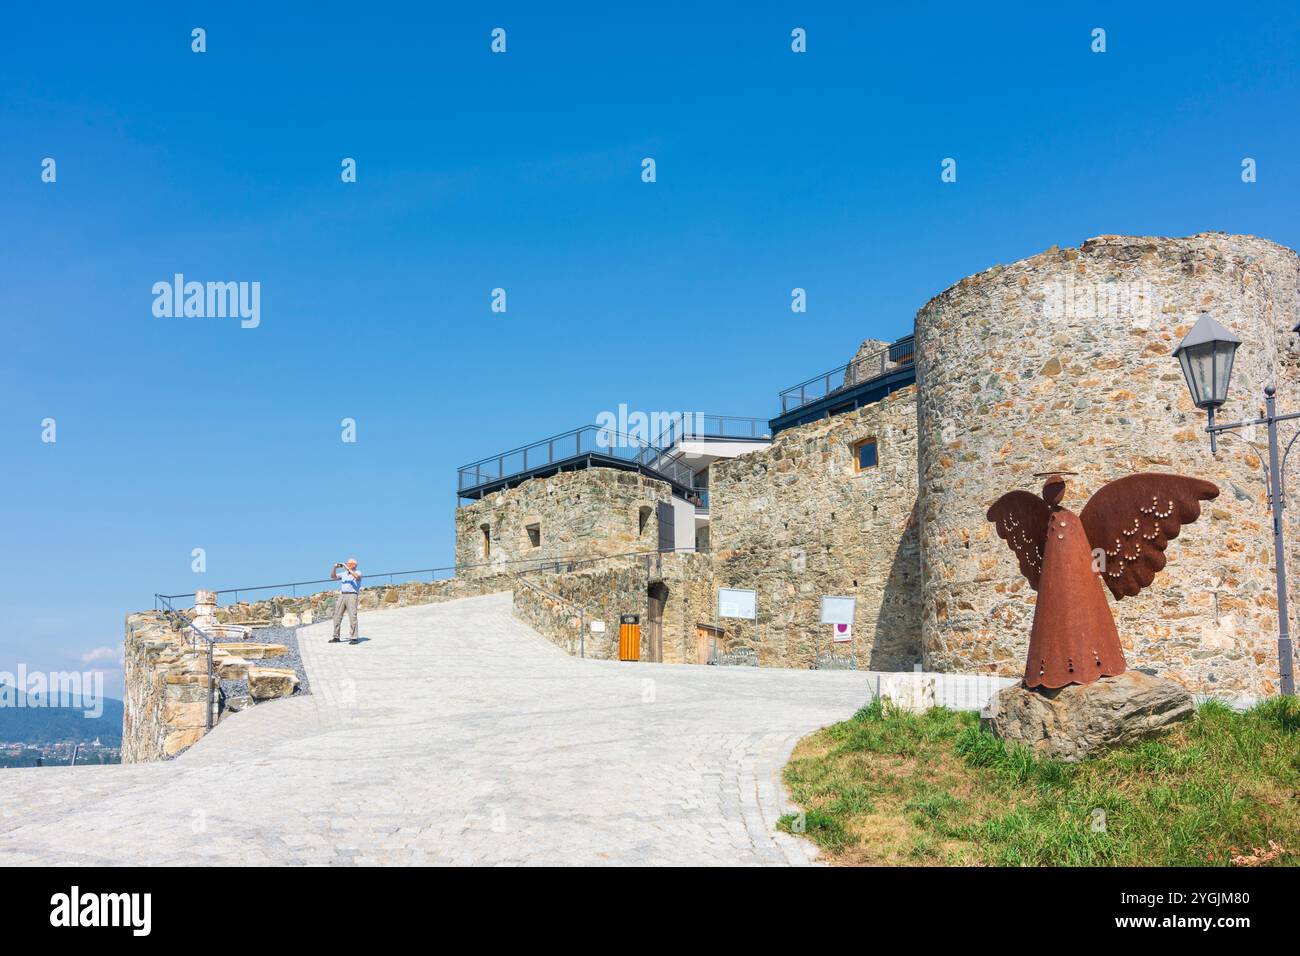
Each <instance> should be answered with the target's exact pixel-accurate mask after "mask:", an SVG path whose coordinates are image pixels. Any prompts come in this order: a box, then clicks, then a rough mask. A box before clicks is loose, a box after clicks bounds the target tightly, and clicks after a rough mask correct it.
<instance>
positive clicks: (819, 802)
mask: <svg viewBox="0 0 1300 956" xmlns="http://www.w3.org/2000/svg"><path fill="white" fill-rule="evenodd" d="M785 781H786V784H787V786H788V787H789V788H790V792H791V796H792V797H793V799H794V801H795V803H797V804H798V805H799V806H800V807H801V808H802V809H803V813H802V815H789V816H787V817H783V818H782V820H781V824H780V825H781V827H782V828H783V829H785V830H787V831H790V832H802V833H803V834H804V835H806V836H807V837H808V838H809V839H811V840H814V841H815V842H816V843H817V844H818V845H819V846H820V847H822V849H823V850H824V851H826V854H827V857H828V858H829V860H830V861H831V862H834V863H842V864H849V865H852V864H862V865H870V864H886V865H905V864H929V865H934V864H947V865H994V866H1062V865H1064V866H1109V865H1117V866H1122V865H1132V866H1228V865H1234V863H1235V865H1273V866H1276V865H1294V864H1296V863H1298V862H1300V705H1297V703H1296V701H1295V699H1294V698H1274V699H1271V700H1269V701H1267V702H1265V703H1263V704H1260V705H1259V706H1258V707H1256V708H1254V709H1253V710H1251V711H1248V712H1246V713H1236V712H1234V711H1232V710H1231V709H1229V708H1227V707H1225V706H1223V705H1221V704H1217V703H1208V704H1205V705H1203V706H1202V707H1201V708H1200V709H1199V711H1198V712H1197V715H1196V718H1195V719H1194V720H1192V721H1190V722H1188V723H1187V724H1184V725H1183V726H1182V727H1180V728H1178V729H1177V730H1176V731H1174V732H1173V733H1171V734H1168V735H1166V736H1164V737H1162V738H1160V739H1158V740H1149V741H1145V742H1142V743H1139V744H1136V745H1134V746H1131V747H1127V748H1123V749H1118V750H1114V751H1111V752H1109V753H1107V754H1105V755H1103V756H1100V757H1097V758H1095V759H1093V760H1089V761H1085V762H1083V763H1079V764H1066V763H1060V762H1058V761H1052V760H1039V759H1037V758H1035V757H1034V756H1033V754H1031V753H1030V752H1029V751H1028V750H1026V749H1024V748H1023V747H1019V746H1016V745H1008V744H1006V743H1004V742H1003V741H1001V740H998V739H997V738H995V737H993V736H992V735H991V734H988V733H985V732H983V731H981V730H980V729H979V719H978V717H977V715H975V714H973V713H958V712H954V711H948V710H944V709H942V708H937V709H934V710H931V711H929V712H927V713H925V714H911V713H905V712H899V711H895V710H893V709H891V708H888V707H882V706H881V705H880V704H879V702H873V703H872V704H871V705H870V706H868V707H864V708H863V709H862V710H860V711H859V712H858V713H857V714H855V715H854V716H853V717H852V718H851V719H849V720H846V721H844V722H843V723H839V724H835V725H834V726H831V727H827V728H826V729H825V730H822V731H820V732H819V733H817V734H814V735H813V736H811V737H809V738H807V739H805V740H804V741H802V742H801V743H800V744H799V746H798V747H797V748H796V749H795V752H794V755H793V756H792V758H791V760H790V763H789V764H788V765H787V766H786V768H785Z"/></svg>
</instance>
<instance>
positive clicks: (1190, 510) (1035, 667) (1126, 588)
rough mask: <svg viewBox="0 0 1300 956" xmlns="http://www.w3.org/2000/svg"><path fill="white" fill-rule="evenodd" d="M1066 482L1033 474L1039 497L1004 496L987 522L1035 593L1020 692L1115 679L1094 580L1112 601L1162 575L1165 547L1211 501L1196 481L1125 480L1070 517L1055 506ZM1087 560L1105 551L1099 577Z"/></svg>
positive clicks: (1115, 649)
mask: <svg viewBox="0 0 1300 956" xmlns="http://www.w3.org/2000/svg"><path fill="white" fill-rule="evenodd" d="M1069 474H1074V473H1073V472H1050V473H1047V474H1042V475H1035V477H1042V478H1046V479H1047V480H1046V481H1045V482H1044V483H1043V494H1042V497H1041V498H1039V497H1037V496H1035V495H1033V494H1031V493H1030V492H1028V491H1010V492H1007V494H1005V495H1003V496H1002V497H1001V498H999V499H998V500H997V501H996V502H994V504H993V507H991V508H989V511H988V515H987V517H988V520H989V521H992V522H993V525H994V527H995V528H997V532H998V536H999V537H1001V538H1002V539H1003V540H1005V541H1006V542H1007V544H1008V545H1010V546H1011V549H1012V550H1013V551H1015V553H1016V558H1017V559H1018V560H1019V561H1020V573H1021V574H1023V575H1024V576H1025V578H1026V579H1027V580H1028V581H1029V586H1030V587H1031V588H1033V589H1034V590H1035V591H1037V592H1038V603H1037V605H1036V606H1035V607H1034V626H1033V629H1032V630H1031V631H1030V633H1029V657H1028V660H1027V662H1026V664H1025V686H1026V687H1043V688H1056V687H1064V686H1066V685H1067V684H1090V683H1092V682H1093V681H1095V680H1097V679H1098V678H1101V677H1113V676H1115V675H1117V674H1122V673H1124V670H1125V667H1126V664H1125V661H1124V651H1123V649H1122V648H1121V647H1120V643H1119V632H1118V631H1117V630H1116V629H1115V618H1114V616H1113V615H1112V614H1111V611H1110V606H1109V605H1108V604H1107V602H1106V595H1105V593H1104V592H1103V591H1102V589H1101V587H1100V585H1099V584H1098V582H1097V575H1098V574H1100V575H1101V578H1102V581H1103V582H1105V584H1106V587H1108V588H1110V593H1111V594H1113V595H1115V600H1117V601H1118V600H1120V599H1121V598H1123V597H1125V596H1129V597H1131V596H1133V595H1135V594H1137V593H1138V592H1139V591H1141V590H1142V589H1143V588H1144V587H1146V586H1147V585H1149V584H1150V583H1151V581H1152V580H1153V579H1154V578H1155V576H1156V572H1157V571H1160V570H1161V569H1162V568H1164V566H1165V546H1166V545H1167V544H1168V543H1169V541H1170V540H1171V539H1173V538H1176V537H1178V532H1179V530H1180V529H1181V528H1182V526H1183V525H1185V524H1191V523H1192V522H1193V521H1195V520H1196V519H1197V518H1199V517H1200V515H1201V502H1202V501H1209V500H1212V499H1214V498H1217V497H1218V496H1219V489H1218V487H1216V486H1215V485H1213V484H1211V483H1210V482H1208V481H1202V480H1201V479H1199V478H1187V477H1185V476H1183V475H1162V474H1138V475H1129V476H1128V477H1126V478H1118V479H1116V480H1115V481H1112V482H1110V484H1108V485H1105V486H1104V487H1102V488H1101V489H1100V490H1099V491H1098V492H1097V493H1096V494H1095V495H1093V496H1092V498H1091V500H1089V502H1088V503H1087V504H1086V505H1084V507H1083V510H1082V511H1081V512H1080V513H1079V514H1078V515H1075V514H1073V513H1072V512H1070V511H1069V510H1068V509H1066V508H1062V507H1061V499H1062V498H1064V497H1065V477H1064V476H1065V475H1069ZM1094 552H1096V553H1097V558H1098V559H1100V557H1101V553H1102V552H1104V554H1105V562H1104V569H1102V562H1101V561H1100V560H1094V557H1093V555H1094Z"/></svg>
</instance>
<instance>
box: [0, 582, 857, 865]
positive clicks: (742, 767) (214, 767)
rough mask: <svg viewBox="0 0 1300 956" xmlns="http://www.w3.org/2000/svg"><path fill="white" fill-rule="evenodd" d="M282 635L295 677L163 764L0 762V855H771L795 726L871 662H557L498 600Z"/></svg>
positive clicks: (13, 858) (840, 714)
mask: <svg viewBox="0 0 1300 956" xmlns="http://www.w3.org/2000/svg"><path fill="white" fill-rule="evenodd" d="M328 629H329V625H328V624H323V625H313V626H311V627H307V628H304V629H303V630H302V631H300V632H299V641H300V644H301V648H302V655H303V660H304V662H305V664H306V667H307V672H308V675H309V676H310V680H311V684H312V689H313V694H312V695H311V696H309V697H302V698H294V699H290V700H285V701H278V702H275V703H272V704H267V705H264V706H261V707H257V708H254V709H253V710H251V711H247V712H244V713H242V714H237V715H235V716H233V717H231V718H230V719H229V720H227V721H224V722H223V723H221V724H220V725H219V726H218V727H217V728H216V729H215V730H214V731H213V732H212V733H211V734H209V735H208V736H207V737H205V738H204V739H203V740H202V741H201V742H200V743H198V744H197V745H195V746H194V747H193V748H191V749H190V750H189V751H188V752H186V753H185V754H183V755H181V756H180V757H179V758H178V759H176V760H173V761H170V762H167V763H159V764H142V765H133V766H125V767H92V766H87V767H67V768H65V767H46V768H41V769H24V770H4V771H0V785H2V790H0V863H4V864H17V863H39V864H71V863H87V864H95V863H107V864H186V865H191V864H204V863H213V864H235V865H238V864H291V863H330V864H345V863H361V864H368V863H455V864H687V865H691V864H784V863H806V862H808V861H809V859H810V857H811V854H812V852H813V851H812V849H811V844H809V843H807V842H805V841H804V840H802V839H799V838H795V837H791V836H788V835H786V834H782V833H777V832H775V823H776V820H777V818H778V817H779V816H780V815H781V813H783V812H787V811H788V810H789V809H790V808H789V806H788V805H786V804H785V797H784V793H783V791H782V790H781V787H780V784H779V782H778V773H779V770H780V767H781V766H782V765H783V764H784V762H785V760H786V758H787V756H788V754H789V752H790V749H791V748H792V747H793V746H794V744H795V742H796V741H797V740H798V739H799V738H800V737H802V736H804V735H805V734H807V733H809V732H810V731H812V730H813V729H815V728H817V727H819V726H822V725H824V724H827V723H830V722H833V721H835V720H840V719H843V718H845V717H848V716H849V715H850V714H852V713H853V712H854V710H856V709H857V708H858V707H859V706H860V705H861V704H862V703H864V702H865V701H866V699H867V697H868V689H867V688H868V680H869V677H868V675H866V674H856V673H851V672H816V671H783V670H759V669H755V668H745V667H734V668H715V667H701V666H694V665H663V664H627V663H618V662H614V661H584V660H577V659H575V658H571V657H568V656H567V655H565V654H564V653H562V652H561V651H560V650H558V649H557V648H555V647H553V646H552V645H551V644H549V643H547V642H546V641H545V640H544V639H543V638H541V637H539V636H538V635H537V634H536V633H535V632H534V631H532V630H531V629H530V628H528V627H527V626H526V625H524V624H522V623H521V622H519V621H517V620H516V619H515V618H514V617H513V616H512V615H511V613H510V595H508V594H501V595H490V596H487V597H480V598H469V599H466V600H462V601H455V602H452V603H448V604H439V605H432V606H427V607H411V608H400V609H394V610H387V611H374V612H369V613H363V614H362V616H361V632H362V635H363V637H367V638H369V640H367V641H365V642H364V643H362V644H359V645H356V646H350V645H347V644H327V643H325V642H326V639H327V638H328V636H329V634H328Z"/></svg>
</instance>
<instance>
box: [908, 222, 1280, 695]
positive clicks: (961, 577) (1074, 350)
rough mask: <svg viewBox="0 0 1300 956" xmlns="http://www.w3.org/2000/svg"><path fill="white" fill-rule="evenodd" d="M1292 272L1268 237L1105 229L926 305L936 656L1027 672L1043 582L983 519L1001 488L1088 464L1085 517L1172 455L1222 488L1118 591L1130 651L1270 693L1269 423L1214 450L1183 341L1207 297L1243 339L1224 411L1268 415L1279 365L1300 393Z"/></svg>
mask: <svg viewBox="0 0 1300 956" xmlns="http://www.w3.org/2000/svg"><path fill="white" fill-rule="evenodd" d="M1296 279H1297V258H1296V255H1295V253H1294V252H1292V251H1291V250H1289V249H1286V248H1283V247H1281V246H1278V245H1276V244H1274V243H1272V242H1268V241H1266V240H1263V239H1257V238H1253V237H1249V236H1225V235H1221V234H1205V235H1198V236H1193V237H1190V238H1186V239H1162V238H1145V237H1102V238H1099V239H1093V240H1090V241H1089V242H1086V243H1085V244H1084V245H1083V246H1082V247H1081V248H1079V249H1056V248H1053V249H1050V250H1048V251H1047V252H1045V253H1042V254H1041V255H1037V256H1033V257H1032V258H1029V259H1025V260H1023V261H1021V262H1017V263H1014V264H1012V265H1010V266H1005V267H1004V266H998V267H996V268H993V269H990V270H988V271H986V272H981V273H979V274H978V275H974V276H971V277H969V278H967V279H963V280H962V281H961V282H959V283H957V284H956V285H955V286H953V287H952V288H950V289H948V290H946V291H945V292H943V293H941V294H940V295H938V296H936V297H935V298H934V299H933V300H931V301H930V302H929V303H927V304H926V305H925V307H924V308H922V309H921V310H920V312H919V313H918V314H917V320H916V340H917V352H916V354H917V362H918V381H919V413H920V414H919V426H920V428H919V430H920V502H919V517H920V546H921V557H922V568H923V571H924V587H923V588H922V591H923V594H924V599H925V600H924V614H923V622H922V631H923V639H924V646H925V662H926V667H927V669H935V670H941V671H985V672H995V673H999V674H1006V675H1016V674H1019V673H1021V672H1022V669H1023V666H1024V654H1025V647H1026V642H1027V639H1028V633H1029V627H1030V623H1031V621H1032V617H1033V608H1034V598H1035V595H1034V592H1033V591H1032V590H1031V589H1030V588H1029V586H1028V584H1027V583H1026V582H1025V581H1024V580H1023V579H1022V578H1021V577H1020V576H1019V574H1018V573H1016V568H1015V559H1014V557H1013V555H1012V553H1011V552H1010V550H1009V549H1008V548H1007V546H1006V545H1005V544H1004V543H1003V542H1002V541H1001V540H1000V539H999V538H998V537H997V535H996V534H995V532H994V530H993V526H992V525H991V524H989V523H988V522H987V521H986V520H985V517H984V513H985V511H986V509H987V508H988V506H989V505H990V504H991V503H992V502H993V501H994V500H996V499H997V498H998V497H999V496H1000V495H1002V494H1003V493H1004V492H1006V491H1009V490H1012V489H1014V488H1023V489H1027V490H1030V491H1034V492H1035V493H1036V492H1037V491H1038V488H1039V487H1040V485H1041V480H1037V479H1034V478H1032V477H1030V476H1031V474H1032V473H1033V472H1042V471H1048V470H1053V469H1060V470H1068V471H1077V472H1080V473H1081V474H1080V475H1079V476H1078V477H1077V478H1075V479H1072V480H1071V483H1070V490H1069V492H1068V494H1067V498H1066V500H1065V501H1064V502H1063V504H1064V505H1065V507H1068V508H1070V509H1071V510H1072V511H1074V512H1075V513H1076V514H1077V513H1078V511H1079V510H1080V509H1081V508H1082V507H1083V505H1084V504H1085V503H1086V502H1087V500H1088V497H1089V496H1090V495H1091V494H1092V493H1093V492H1095V491H1096V490H1097V489H1098V488H1100V487H1101V486H1102V485H1103V484H1105V483H1106V482H1107V481H1109V480H1111V479H1113V478H1117V477H1121V476H1123V475H1126V474H1129V473H1131V472H1135V471H1170V472H1180V473H1184V474H1188V475H1193V476H1197V477H1201V478H1205V479H1208V480H1210V481H1213V482H1215V483H1216V484H1218V485H1219V487H1220V489H1221V494H1220V496H1219V498H1218V499H1217V500H1215V501H1214V502H1210V503H1207V504H1206V505H1205V506H1204V508H1203V512H1202V517H1201V518H1200V520H1198V521H1197V522H1196V523H1194V524H1192V525H1190V526H1188V527H1186V528H1184V529H1183V531H1182V533H1181V534H1180V535H1179V537H1178V538H1177V539H1175V540H1174V541H1173V542H1171V543H1170V546H1169V549H1168V552H1167V554H1168V555H1169V557H1170V561H1169V565H1168V567H1167V568H1166V569H1165V571H1163V572H1161V573H1160V574H1159V575H1158V576H1157V578H1156V581H1155V582H1154V584H1153V585H1152V586H1151V587H1150V588H1148V589H1146V590H1144V591H1143V592H1142V593H1141V594H1139V595H1137V596H1136V597H1129V598H1125V599H1124V600H1123V601H1119V602H1114V601H1112V602H1111V604H1112V608H1113V609H1114V611H1115V616H1116V623H1117V624H1118V627H1119V631H1120V635H1121V639H1122V641H1123V643H1124V649H1125V653H1126V655H1127V657H1128V660H1129V665H1130V666H1131V667H1137V668H1141V669H1143V670H1146V671H1148V672H1151V673H1159V674H1161V675H1163V676H1166V677H1170V678H1173V679H1175V680H1177V681H1179V682H1181V683H1183V684H1185V685H1187V686H1188V687H1190V688H1192V689H1193V690H1196V691H1199V692H1205V693H1223V694H1243V695H1261V694H1270V693H1274V692H1275V691H1276V675H1277V664H1276V655H1277V650H1276V634H1277V619H1276V598H1275V592H1274V578H1273V561H1272V537H1271V533H1270V519H1269V515H1268V512H1267V510H1266V497H1265V494H1266V493H1265V479H1264V470H1265V467H1266V462H1267V453H1266V451H1264V450H1262V447H1263V446H1261V444H1260V443H1261V442H1263V441H1264V440H1265V435H1264V431H1263V429H1262V428H1261V429H1259V431H1258V432H1257V433H1256V434H1254V435H1245V436H1243V437H1244V438H1245V440H1244V441H1243V440H1242V439H1241V438H1231V437H1229V438H1226V439H1224V440H1222V441H1221V442H1220V444H1219V453H1218V455H1217V457H1212V456H1211V454H1210V451H1209V444H1208V441H1207V437H1206V435H1205V433H1204V432H1203V430H1202V429H1203V427H1204V424H1205V416H1204V413H1203V412H1201V411H1199V410H1197V409H1196V408H1195V407H1194V406H1193V405H1192V404H1191V400H1190V398H1189V396H1188V392H1187V388H1186V386H1185V384H1184V381H1183V377H1182V373H1181V371H1180V369H1179V366H1178V362H1177V360H1175V359H1174V358H1172V357H1171V353H1172V351H1173V349H1174V348H1175V346H1176V345H1177V344H1178V342H1179V340H1180V339H1181V338H1182V337H1183V336H1184V335H1185V334H1186V333H1187V331H1188V330H1189V329H1190V328H1191V326H1192V325H1193V323H1194V322H1195V321H1196V319H1197V318H1198V317H1199V315H1200V314H1201V312H1203V311H1209V312H1211V313H1212V314H1213V316H1214V317H1215V318H1216V319H1217V320H1218V321H1220V322H1222V323H1223V324H1224V325H1225V326H1227V327H1228V328H1230V329H1232V330H1233V331H1234V332H1235V333H1236V334H1237V335H1239V336H1241V339H1242V344H1241V347H1240V349H1239V351H1238V353H1237V360H1236V367H1235V370H1234V374H1233V380H1232V384H1231V393H1230V397H1229V401H1228V404H1227V405H1225V406H1224V408H1223V409H1222V410H1221V412H1220V414H1219V416H1218V418H1219V420H1220V421H1235V420H1238V419H1240V418H1248V417H1253V416H1254V415H1256V414H1257V412H1258V411H1259V407H1260V405H1261V404H1262V390H1263V387H1264V385H1265V384H1267V383H1269V382H1273V383H1275V384H1276V385H1277V386H1278V392H1279V395H1280V396H1283V397H1284V400H1286V401H1289V402H1290V403H1292V404H1294V403H1295V402H1297V401H1300V390H1298V389H1297V388H1296V385H1297V380H1298V378H1300V376H1298V375H1297V369H1298V368H1300V361H1298V358H1300V356H1298V355H1297V351H1296V336H1295V335H1294V334H1293V333H1292V331H1291V328H1292V326H1293V325H1295V324H1296V321H1297V319H1300V315H1297V282H1296ZM1252 441H1253V444H1252ZM1261 456H1263V460H1262V461H1261ZM1293 552H1294V553H1293V555H1292V558H1291V560H1292V561H1293V562H1294V561H1295V559H1296V558H1297V557H1300V550H1297V549H1296V548H1295V546H1293ZM1297 567H1300V565H1298V566H1297Z"/></svg>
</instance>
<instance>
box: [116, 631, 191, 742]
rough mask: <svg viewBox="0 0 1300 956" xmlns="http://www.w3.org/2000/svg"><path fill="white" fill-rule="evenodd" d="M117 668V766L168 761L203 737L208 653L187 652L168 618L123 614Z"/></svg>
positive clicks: (180, 635) (186, 647)
mask: <svg viewBox="0 0 1300 956" xmlns="http://www.w3.org/2000/svg"><path fill="white" fill-rule="evenodd" d="M122 666H123V675H122V677H123V688H124V691H123V695H122V696H123V697H124V700H123V701H122V763H142V762H146V761H151V760H162V759H164V758H166V757H172V756H175V755H176V754H178V753H180V752H181V751H182V750H184V749H185V748H186V747H188V746H190V745H191V744H193V743H195V742H196V741H198V739H199V738H200V737H202V736H203V734H204V729H205V727H206V724H207V712H206V709H205V708H206V706H207V705H206V701H207V700H209V699H210V698H209V693H208V663H207V653H206V651H205V650H200V649H196V648H194V647H191V646H190V644H189V641H188V640H187V639H186V637H185V635H184V634H183V633H181V631H180V630H178V629H177V628H176V627H175V625H174V623H173V622H172V621H171V620H170V619H169V618H167V617H166V616H164V615H163V614H160V613H158V612H156V611H146V612H142V613H139V614H129V615H127V618H126V638H125V641H124V644H123V665H122Z"/></svg>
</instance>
